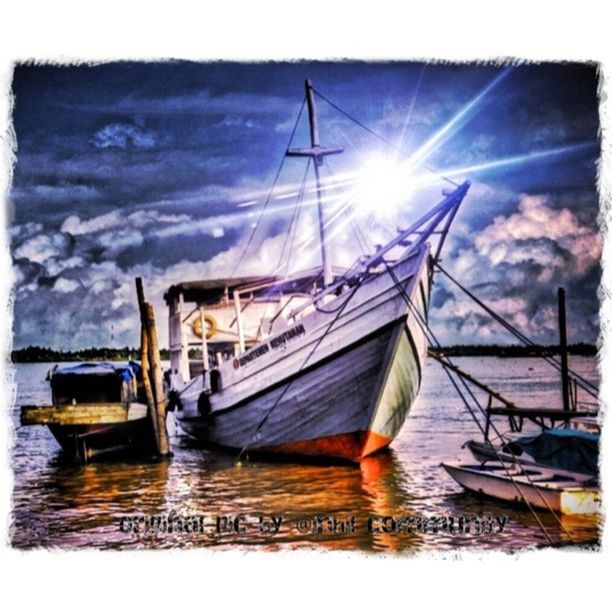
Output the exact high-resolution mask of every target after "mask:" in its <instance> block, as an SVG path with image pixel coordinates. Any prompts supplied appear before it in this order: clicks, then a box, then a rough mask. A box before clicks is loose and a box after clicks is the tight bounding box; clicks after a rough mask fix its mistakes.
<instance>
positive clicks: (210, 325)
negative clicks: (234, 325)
mask: <svg viewBox="0 0 612 612" xmlns="http://www.w3.org/2000/svg"><path fill="white" fill-rule="evenodd" d="M204 322H205V323H206V339H207V340H210V339H211V338H212V337H213V336H214V335H215V334H216V333H217V329H218V327H217V321H216V320H215V318H214V317H213V316H211V315H208V314H205V315H204ZM191 329H192V330H193V333H194V334H195V335H196V336H197V337H198V338H201V337H202V317H200V316H198V317H196V318H195V319H194V321H193V323H192V324H191Z"/></svg>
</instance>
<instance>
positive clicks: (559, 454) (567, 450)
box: [513, 429, 599, 476]
mask: <svg viewBox="0 0 612 612" xmlns="http://www.w3.org/2000/svg"><path fill="white" fill-rule="evenodd" d="M513 444H517V445H518V446H519V447H520V448H521V450H523V451H524V452H526V453H528V454H530V455H531V456H532V457H533V458H534V459H535V461H536V462H537V463H543V464H545V465H550V466H552V467H557V468H560V469H562V470H570V471H572V472H580V473H582V474H592V475H593V476H596V475H597V474H598V470H599V434H593V433H587V432H583V431H578V430H573V429H546V430H544V431H542V432H541V433H539V434H536V435H533V436H523V437H521V438H518V439H516V440H514V442H513Z"/></svg>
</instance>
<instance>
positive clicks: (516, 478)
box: [442, 461, 601, 514]
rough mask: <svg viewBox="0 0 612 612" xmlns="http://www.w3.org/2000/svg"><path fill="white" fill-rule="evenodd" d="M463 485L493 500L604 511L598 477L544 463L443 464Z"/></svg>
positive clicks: (569, 510)
mask: <svg viewBox="0 0 612 612" xmlns="http://www.w3.org/2000/svg"><path fill="white" fill-rule="evenodd" d="M442 467H444V469H445V470H446V471H447V472H448V474H449V475H450V476H451V477H452V478H453V479H454V480H455V481H456V482H458V483H459V484H460V485H461V486H462V487H464V488H465V489H468V490H469V491H472V492H474V493H477V494H480V495H484V496H486V497H491V498H494V499H498V500H502V501H508V502H517V503H522V504H525V505H527V506H529V507H530V508H538V509H540V510H549V511H552V512H558V513H560V514H596V513H598V512H599V511H600V510H601V492H600V489H599V484H598V483H597V478H596V477H592V478H591V479H589V480H584V477H583V475H581V474H572V473H571V472H569V471H567V470H556V469H554V468H547V467H545V466H542V465H537V464H535V465H533V466H527V465H522V464H519V463H506V462H503V461H494V462H490V463H488V462H487V463H480V464H476V465H469V464H467V465H465V464H462V465H449V464H446V463H443V464H442Z"/></svg>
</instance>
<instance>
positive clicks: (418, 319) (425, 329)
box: [383, 259, 574, 544]
mask: <svg viewBox="0 0 612 612" xmlns="http://www.w3.org/2000/svg"><path fill="white" fill-rule="evenodd" d="M383 262H384V263H385V267H386V268H387V272H388V273H389V276H390V277H391V279H392V280H393V283H394V285H395V287H396V289H397V290H398V292H399V293H400V295H401V296H402V298H403V299H404V301H405V302H406V304H407V305H408V307H409V308H410V310H411V311H412V312H413V314H414V315H415V320H416V322H417V324H418V325H419V327H420V328H421V331H423V333H424V334H425V336H426V337H427V338H428V340H429V338H432V339H433V341H434V343H435V345H436V346H437V348H441V346H440V343H439V342H438V339H437V338H436V336H435V334H434V332H433V330H432V329H431V328H430V327H429V325H428V324H427V322H426V321H424V320H423V317H422V315H421V313H420V312H419V311H418V308H417V307H416V305H415V304H414V302H413V301H412V300H411V298H410V296H409V295H408V294H407V293H406V290H405V289H404V287H403V286H402V284H401V283H400V282H399V279H398V278H397V276H396V275H395V273H394V272H393V270H392V269H391V268H390V266H389V264H388V263H387V262H386V261H385V260H384V259H383ZM446 359H448V361H449V363H451V365H452V362H451V360H450V358H449V357H446ZM442 365H444V364H442ZM444 371H445V372H446V374H447V376H448V378H449V379H450V381H451V383H452V384H453V386H454V387H455V389H456V391H457V393H458V394H459V397H460V398H461V400H462V401H463V404H464V405H465V407H466V408H467V410H468V412H469V413H470V415H471V416H472V419H473V420H474V422H475V423H476V425H477V426H478V428H479V429H480V431H481V433H482V434H483V435H484V434H485V431H484V428H483V427H482V425H481V423H480V421H479V420H478V418H477V417H476V415H475V414H474V411H473V409H472V407H471V406H470V405H469V402H468V401H467V400H466V399H465V397H464V395H463V393H462V392H461V390H460V389H459V387H458V385H457V383H456V381H455V380H454V379H453V377H452V375H451V373H450V371H449V370H448V369H447V368H444ZM459 378H460V380H461V381H462V383H463V385H464V387H465V388H466V390H467V391H468V392H469V394H470V395H471V397H472V399H473V400H474V402H475V404H476V405H477V406H478V408H479V410H480V411H481V413H482V414H483V415H484V414H485V413H484V410H483V408H482V406H481V405H480V402H478V400H477V398H476V397H475V396H474V393H473V392H472V390H471V389H470V388H469V386H468V385H467V383H466V381H465V380H463V377H461V376H459ZM490 425H491V428H492V429H493V431H494V432H495V433H496V435H497V436H498V437H499V438H501V434H500V433H499V430H498V429H497V427H496V426H495V424H494V423H492V422H491V423H490ZM491 448H492V449H493V451H494V452H495V454H496V455H497V458H498V460H499V462H500V464H501V465H502V467H503V468H504V471H505V472H506V474H507V476H508V477H509V478H510V481H511V482H512V484H513V485H514V487H515V488H516V490H517V492H518V493H519V496H520V497H521V499H522V500H523V501H524V502H525V504H526V505H527V507H528V508H529V510H530V511H531V513H532V514H533V516H534V518H535V519H536V521H537V523H538V525H539V527H540V529H541V531H542V533H543V534H544V535H545V537H546V539H547V540H548V542H549V544H553V543H554V542H553V541H552V538H551V537H550V535H549V533H548V531H547V530H546V528H545V527H544V524H543V523H542V521H541V520H540V517H539V516H538V514H537V512H536V511H535V510H534V509H533V508H532V507H531V504H530V503H529V501H528V500H527V498H526V497H525V495H524V494H523V493H522V492H521V490H520V488H519V486H518V484H517V483H516V481H515V480H514V477H513V476H512V474H511V473H510V470H509V468H508V466H507V465H506V464H505V462H504V461H503V460H502V459H501V457H500V455H499V453H498V452H497V449H496V448H495V447H494V446H491ZM510 452H511V454H513V453H512V451H510ZM524 475H525V476H526V478H527V480H528V481H529V482H530V483H531V484H533V481H532V480H531V477H530V476H529V474H527V473H525V474H524ZM535 490H536V492H537V494H538V495H539V497H540V499H541V500H542V501H543V502H544V505H545V506H546V507H547V508H548V510H549V511H550V513H551V514H552V515H553V517H554V518H555V520H556V522H557V523H558V524H559V527H560V528H561V530H562V531H563V532H564V533H565V535H566V536H567V538H568V539H569V541H570V542H572V543H573V542H574V541H573V539H572V537H571V535H570V533H569V532H568V531H567V529H566V528H565V526H564V525H563V523H562V522H561V519H560V518H559V517H558V516H557V514H556V512H555V511H554V510H553V509H552V508H551V506H550V504H549V503H548V501H547V500H546V498H545V497H544V495H543V494H542V492H541V491H540V490H539V489H538V488H537V487H536V488H535Z"/></svg>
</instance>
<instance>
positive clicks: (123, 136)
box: [89, 123, 157, 149]
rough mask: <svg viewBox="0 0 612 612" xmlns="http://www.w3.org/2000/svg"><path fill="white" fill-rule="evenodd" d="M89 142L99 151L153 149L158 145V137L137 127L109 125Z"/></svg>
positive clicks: (118, 124)
mask: <svg viewBox="0 0 612 612" xmlns="http://www.w3.org/2000/svg"><path fill="white" fill-rule="evenodd" d="M89 142H90V144H91V145H92V146H94V147H96V148H97V149H110V148H117V149H130V148H134V149H152V148H153V147H155V145H156V144H157V137H156V136H155V134H154V133H153V132H151V131H147V130H143V129H142V128H140V127H138V126H137V125H133V124H129V123H109V124H108V125H105V126H104V127H103V128H101V129H99V130H98V131H97V132H96V133H95V134H94V135H93V136H92V137H91V139H90V141H89Z"/></svg>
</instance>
